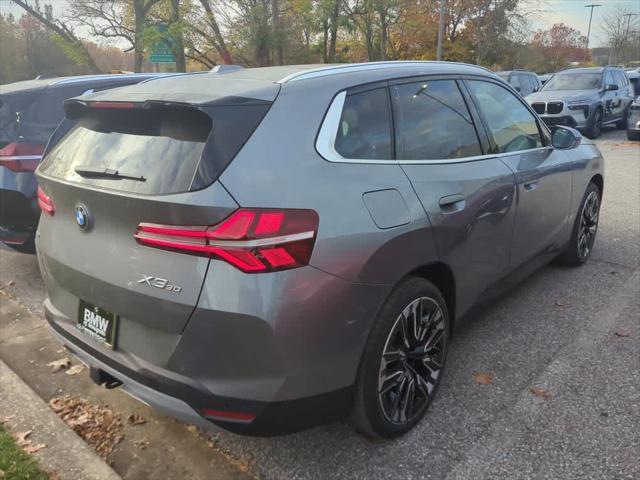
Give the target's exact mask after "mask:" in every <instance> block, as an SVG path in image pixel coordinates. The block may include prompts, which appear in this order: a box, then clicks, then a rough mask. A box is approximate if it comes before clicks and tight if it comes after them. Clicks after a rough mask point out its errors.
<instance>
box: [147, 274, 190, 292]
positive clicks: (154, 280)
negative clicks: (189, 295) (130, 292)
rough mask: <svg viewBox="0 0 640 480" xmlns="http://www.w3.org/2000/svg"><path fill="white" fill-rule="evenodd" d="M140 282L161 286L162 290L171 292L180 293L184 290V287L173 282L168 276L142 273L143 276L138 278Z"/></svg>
mask: <svg viewBox="0 0 640 480" xmlns="http://www.w3.org/2000/svg"><path fill="white" fill-rule="evenodd" d="M138 283H139V284H142V285H149V286H150V287H155V288H159V289H161V290H167V291H169V292H175V293H180V292H181V291H182V287H179V286H178V285H173V284H171V283H170V282H169V280H167V279H166V278H160V277H154V276H153V275H147V274H146V273H143V274H142V278H141V279H140V280H138Z"/></svg>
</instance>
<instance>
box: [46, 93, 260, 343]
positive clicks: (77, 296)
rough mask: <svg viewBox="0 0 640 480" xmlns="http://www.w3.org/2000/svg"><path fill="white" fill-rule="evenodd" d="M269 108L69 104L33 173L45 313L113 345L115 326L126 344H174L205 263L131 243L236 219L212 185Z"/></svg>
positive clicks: (223, 103)
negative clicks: (151, 228)
mask: <svg viewBox="0 0 640 480" xmlns="http://www.w3.org/2000/svg"><path fill="white" fill-rule="evenodd" d="M125 90H127V89H124V90H122V91H125ZM269 106H270V102H268V101H264V100H255V101H254V100H252V99H247V98H232V99H222V100H220V99H217V100H215V101H212V102H209V103H205V104H196V105H194V104H188V103H184V102H171V101H168V100H167V99H166V98H165V99H163V100H162V101H154V100H144V101H126V102H125V101H122V100H121V99H117V100H115V101H111V100H109V101H107V100H91V99H90V98H89V99H85V98H83V99H81V100H76V101H71V102H70V103H69V104H68V105H67V117H68V119H70V120H73V121H74V122H75V125H74V126H73V128H72V129H71V130H70V131H69V133H67V134H66V135H65V136H64V137H63V138H62V140H60V141H59V142H58V143H57V144H56V145H54V146H52V147H50V149H49V151H48V152H47V153H46V155H45V159H44V161H43V162H42V164H41V165H40V167H39V168H38V172H37V174H38V179H39V182H40V185H41V187H40V189H39V192H38V197H39V203H40V206H41V208H42V210H43V212H45V213H46V214H43V215H42V219H41V222H40V225H39V236H38V239H37V243H38V251H39V258H40V263H41V267H42V270H43V275H44V276H45V280H46V283H47V285H48V290H49V292H48V294H49V301H50V302H51V304H52V306H53V307H54V308H55V309H57V310H59V311H60V312H61V313H63V314H64V316H65V317H67V318H68V320H69V322H70V323H77V325H76V326H79V327H82V328H81V329H84V330H85V333H88V334H90V335H91V336H95V339H97V340H99V341H101V342H103V343H106V344H108V345H110V346H113V341H114V339H113V338H112V337H114V336H115V334H114V333H113V331H112V328H111V324H112V323H116V322H117V323H119V325H120V328H122V327H123V326H124V328H125V330H128V334H129V335H138V336H140V335H144V333H143V332H148V331H149V330H148V329H152V330H153V331H156V332H158V331H159V332H162V334H169V335H171V334H174V335H176V334H179V333H180V332H181V331H182V330H183V329H184V327H185V325H186V322H187V321H188V319H189V316H190V314H191V312H192V311H193V309H194V308H195V306H196V304H197V301H198V297H199V294H200V290H201V287H202V283H203V281H204V278H205V276H206V272H207V269H208V266H209V257H206V256H199V255H189V254H187V255H184V254H183V255H176V254H172V253H170V252H168V251H167V250H165V249H162V248H160V249H158V248H149V247H148V246H146V245H144V244H141V243H140V242H138V241H137V239H136V234H137V232H138V229H139V226H140V225H141V224H163V225H176V226H190V225H192V226H200V225H204V226H210V225H216V224H219V223H220V222H222V221H223V220H224V219H225V218H227V217H229V215H231V214H232V213H233V212H234V211H235V210H237V208H238V205H237V204H236V202H235V201H234V200H233V198H232V197H231V196H230V195H229V194H228V193H227V192H226V190H225V189H224V187H223V186H222V185H220V184H219V183H218V182H216V179H217V177H218V176H219V175H220V173H221V172H222V170H223V169H224V168H225V167H226V165H228V163H229V162H230V161H231V160H232V159H233V157H234V156H235V154H236V153H237V152H238V150H239V149H240V148H241V147H242V145H243V144H244V142H245V141H246V140H247V139H248V138H249V136H250V135H251V134H252V132H253V130H254V129H255V128H256V126H257V125H258V124H259V123H260V121H261V120H262V118H263V117H264V115H265V114H266V112H267V110H268V108H269ZM103 327H104V328H103ZM94 334H95V335H94ZM122 334H124V332H121V333H119V334H118V337H120V336H121V335H122ZM138 343H139V342H138Z"/></svg>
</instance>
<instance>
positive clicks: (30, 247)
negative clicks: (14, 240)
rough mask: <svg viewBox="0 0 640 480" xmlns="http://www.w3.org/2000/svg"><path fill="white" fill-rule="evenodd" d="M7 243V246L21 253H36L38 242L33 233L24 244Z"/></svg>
mask: <svg viewBox="0 0 640 480" xmlns="http://www.w3.org/2000/svg"><path fill="white" fill-rule="evenodd" d="M5 245H6V246H7V247H10V248H12V249H13V250H15V251H16V252H20V253H29V254H34V253H36V242H35V235H31V236H30V237H29V238H28V239H27V241H25V242H24V243H23V244H22V245H18V244H11V243H5Z"/></svg>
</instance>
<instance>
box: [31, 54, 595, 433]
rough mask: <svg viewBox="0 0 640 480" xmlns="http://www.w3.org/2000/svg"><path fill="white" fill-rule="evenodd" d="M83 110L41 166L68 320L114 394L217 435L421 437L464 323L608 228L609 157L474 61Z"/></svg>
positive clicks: (349, 69) (75, 105)
mask: <svg viewBox="0 0 640 480" xmlns="http://www.w3.org/2000/svg"><path fill="white" fill-rule="evenodd" d="M66 112H67V116H68V117H69V118H72V119H73V120H74V122H76V123H75V126H74V127H73V129H72V130H71V131H70V132H69V133H68V134H67V135H66V136H65V137H64V138H63V139H62V140H60V141H57V140H53V141H52V142H51V143H50V145H49V147H48V151H47V152H46V154H45V159H44V161H43V163H42V164H41V165H40V167H39V168H38V171H37V174H38V178H39V182H40V190H39V201H40V205H41V206H42V209H43V211H44V212H45V213H44V214H43V215H42V219H41V221H40V225H39V228H38V234H37V238H36V242H37V243H36V245H37V250H38V260H39V263H40V267H41V270H42V275H43V277H44V281H45V284H46V288H47V292H48V298H47V300H46V302H45V313H46V317H47V320H48V321H49V324H50V325H51V327H52V328H53V330H54V332H55V333H56V334H57V335H58V336H59V338H60V339H61V341H62V342H63V343H64V344H65V345H66V346H67V347H68V348H70V349H71V350H72V351H73V352H75V353H76V354H77V355H78V356H79V357H80V358H81V359H82V360H83V361H84V362H86V363H87V364H88V365H90V366H91V368H90V372H91V376H92V378H93V379H94V380H95V381H96V382H97V383H99V384H105V385H107V386H108V387H116V386H119V385H122V387H123V388H124V389H125V390H126V391H127V392H129V393H130V394H131V395H133V396H135V397H137V398H139V399H141V400H143V401H144V402H146V403H148V404H150V405H152V406H154V407H156V408H158V409H160V410H162V411H165V412H168V413H170V414H172V415H175V416H178V417H180V418H182V419H185V420H187V421H189V422H192V423H196V424H199V425H203V426H207V425H210V422H213V423H215V424H218V425H220V426H222V427H224V428H226V429H228V430H232V431H234V432H238V433H244V434H253V435H273V434H280V433H286V432H291V431H295V430H298V429H301V428H306V427H309V426H312V425H316V424H318V423H322V422H328V421H331V420H334V419H338V418H342V417H346V416H348V415H350V417H351V419H352V421H353V422H354V424H355V426H356V427H357V428H358V429H359V430H360V431H362V432H365V433H366V434H368V435H371V436H375V437H385V438H389V437H394V436H397V435H400V434H402V433H404V432H406V431H408V430H409V429H411V428H412V427H413V426H414V425H415V424H416V423H417V422H419V421H420V419H421V418H422V417H423V416H424V414H425V412H426V411H427V408H428V406H429V404H430V403H431V401H432V399H433V397H434V395H435V392H436V389H437V387H438V384H439V382H440V380H441V378H442V373H443V371H444V368H445V359H446V355H447V350H448V345H449V338H450V335H451V332H452V331H453V327H454V325H455V323H456V322H457V321H458V319H460V318H461V317H462V316H463V315H465V313H467V312H468V311H469V309H470V308H471V306H472V305H474V304H475V303H476V302H478V301H479V300H480V299H483V298H486V297H488V296H494V295H496V294H497V293H498V292H500V291H503V289H504V288H505V287H507V286H509V285H511V284H513V283H514V282H516V281H518V280H519V279H521V278H523V276H524V275H526V274H528V273H529V272H531V271H533V270H534V269H536V268H537V267H539V266H541V265H543V264H544V263H545V262H547V261H549V260H550V259H552V258H556V257H558V256H559V257H560V259H561V260H562V261H563V262H564V263H566V264H569V265H580V264H582V263H583V262H585V261H586V260H587V259H588V258H589V255H590V253H591V251H592V248H593V244H594V240H595V236H596V231H597V228H598V213H599V207H600V201H601V198H602V191H603V186H604V178H603V159H602V156H601V155H600V153H599V152H598V149H597V148H596V147H595V146H594V145H593V144H592V143H590V142H589V141H583V140H582V139H581V136H580V134H579V133H578V132H577V131H575V130H572V129H570V128H565V127H555V128H554V129H553V130H549V129H548V128H547V126H546V125H544V123H543V122H542V121H540V119H539V118H538V117H537V115H536V114H535V113H534V112H533V110H532V109H531V108H530V107H529V106H528V105H527V104H526V102H525V101H524V100H523V99H522V98H521V96H520V95H519V94H518V93H517V92H516V91H515V90H513V89H512V88H511V87H509V86H508V85H507V84H505V83H504V82H503V81H502V80H500V79H499V78H498V77H497V76H496V75H494V74H493V73H491V72H489V71H487V70H484V69H482V68H479V67H475V66H471V65H463V64H455V63H439V62H381V63H370V64H355V65H341V66H324V67H316V68H312V67H309V66H287V67H270V68H255V69H247V70H236V71H232V72H229V73H222V72H219V73H215V74H214V73H205V74H197V75H187V76H183V77H176V78H168V79H161V80H154V81H152V82H149V83H146V84H140V85H138V86H133V87H127V88H124V89H119V90H114V91H110V92H104V93H98V94H94V95H91V96H89V97H84V98H77V99H75V100H72V101H68V102H67V104H66ZM54 138H55V136H54Z"/></svg>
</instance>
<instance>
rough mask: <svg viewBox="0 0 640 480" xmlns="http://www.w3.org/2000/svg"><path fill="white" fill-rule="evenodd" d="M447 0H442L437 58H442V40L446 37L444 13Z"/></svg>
mask: <svg viewBox="0 0 640 480" xmlns="http://www.w3.org/2000/svg"><path fill="white" fill-rule="evenodd" d="M445 2H446V0H440V25H439V26H438V50H437V53H436V60H438V61H440V60H442V40H443V37H444V15H445V10H444V6H445Z"/></svg>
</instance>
